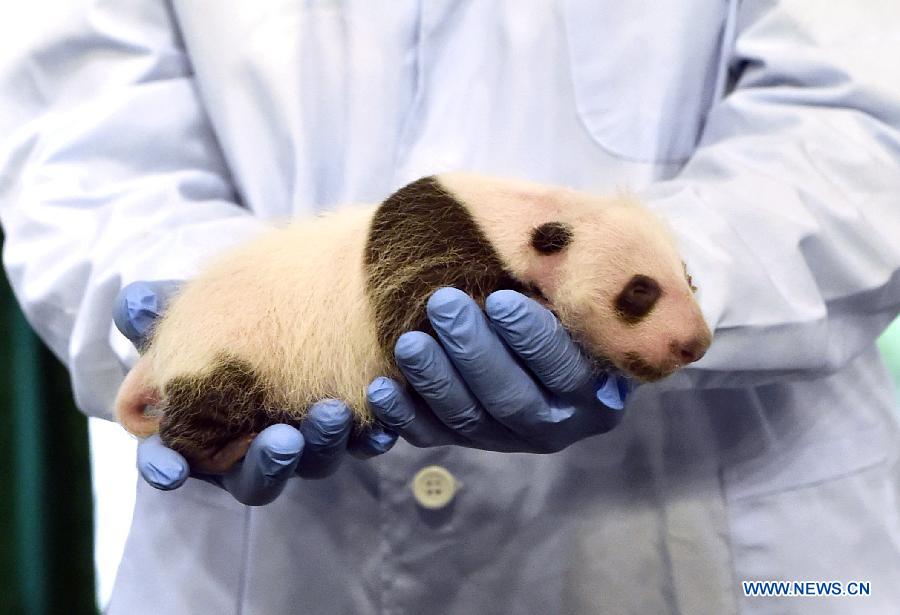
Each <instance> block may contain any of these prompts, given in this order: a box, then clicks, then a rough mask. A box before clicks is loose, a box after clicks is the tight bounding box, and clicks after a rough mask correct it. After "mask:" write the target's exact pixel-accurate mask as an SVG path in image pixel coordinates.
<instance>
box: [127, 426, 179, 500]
mask: <svg viewBox="0 0 900 615" xmlns="http://www.w3.org/2000/svg"><path fill="white" fill-rule="evenodd" d="M137 467H138V472H140V474H141V476H142V477H143V479H144V480H145V481H147V482H148V483H149V484H150V485H151V486H152V487H155V488H157V489H161V490H163V491H170V490H172V489H177V488H178V487H180V486H181V485H182V484H184V481H186V480H187V477H188V475H189V474H190V467H189V466H188V462H187V460H186V459H185V458H184V457H182V456H181V455H180V454H179V453H177V452H176V451H173V450H172V449H170V448H169V447H167V446H165V445H164V444H163V443H162V440H161V439H160V437H159V434H154V435H152V436H150V437H149V438H146V439H144V440H142V441H141V442H140V443H139V444H138V448H137Z"/></svg>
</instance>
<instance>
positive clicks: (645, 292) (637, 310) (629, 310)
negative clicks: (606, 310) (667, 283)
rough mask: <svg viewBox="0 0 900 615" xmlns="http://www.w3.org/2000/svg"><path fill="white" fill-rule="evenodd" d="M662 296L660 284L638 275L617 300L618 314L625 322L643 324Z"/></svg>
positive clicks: (616, 308)
mask: <svg viewBox="0 0 900 615" xmlns="http://www.w3.org/2000/svg"><path fill="white" fill-rule="evenodd" d="M660 295H662V289H661V288H660V287H659V283H658V282H657V281H656V280H654V279H653V278H651V277H649V276H646V275H640V274H638V275H636V276H634V277H633V278H631V280H629V281H628V284H626V285H625V288H623V289H622V292H620V293H619V295H618V296H617V297H616V299H615V310H616V314H617V315H618V316H619V318H621V319H622V320H623V321H624V322H626V323H628V324H630V325H634V324H637V323H639V322H641V321H642V320H643V319H644V318H646V317H647V315H648V314H649V313H650V312H651V310H653V306H654V305H656V302H657V301H658V300H659V297H660Z"/></svg>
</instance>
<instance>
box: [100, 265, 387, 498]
mask: <svg viewBox="0 0 900 615" xmlns="http://www.w3.org/2000/svg"><path fill="white" fill-rule="evenodd" d="M178 286H179V282H173V281H161V282H135V283H133V284H129V285H128V286H126V287H125V288H123V289H122V291H121V292H120V293H119V295H118V297H117V298H116V302H115V306H114V309H113V320H114V321H115V323H116V326H117V327H118V328H119V331H121V332H122V334H123V335H125V336H126V337H127V338H128V339H129V340H131V342H132V343H133V344H134V345H135V346H136V347H137V348H141V347H142V346H143V345H144V343H145V342H146V340H147V336H148V334H149V332H150V330H151V328H152V326H153V323H154V322H155V321H156V319H157V318H159V316H160V314H162V313H163V311H164V310H165V307H166V303H167V301H168V299H169V298H170V297H171V296H172V294H173V293H174V292H175V291H176V290H177V289H178ZM351 418H352V415H351V413H350V409H349V408H347V406H346V405H345V404H343V403H342V402H339V401H336V400H323V401H320V402H318V403H316V404H313V406H312V407H311V408H310V410H309V414H308V415H307V417H306V418H305V419H304V420H303V422H302V423H301V424H300V429H299V430H298V429H295V428H294V427H291V426H290V425H272V426H270V427H267V428H266V429H264V430H263V431H262V432H260V433H259V435H257V436H256V438H254V440H253V442H252V443H251V445H250V448H249V450H248V451H247V455H246V456H245V457H244V459H243V461H241V462H239V463H238V464H236V465H235V467H234V468H232V469H231V470H230V471H229V472H228V473H227V474H223V475H215V476H213V475H203V474H198V473H191V472H190V468H189V466H188V463H187V461H186V460H185V458H184V457H182V456H181V455H180V454H179V453H177V452H176V451H174V450H172V449H170V448H167V447H166V446H165V445H163V443H162V442H161V441H160V438H159V436H158V435H155V436H152V437H150V438H146V439H145V440H143V441H142V442H141V443H140V444H139V445H138V454H137V465H138V471H139V472H140V474H141V476H142V477H143V478H144V480H146V481H147V482H148V483H150V484H151V485H152V486H154V487H156V488H157V489H163V490H170V489H175V488H177V487H180V486H181V485H182V484H183V483H184V481H185V480H187V478H188V476H194V477H196V478H200V479H202V480H205V481H207V482H210V483H213V484H215V485H218V486H219V487H222V488H223V489H225V490H227V491H228V492H229V493H231V495H233V496H234V497H235V499H237V500H238V501H240V502H242V503H244V504H249V505H253V506H257V505H262V504H268V503H269V502H271V501H272V500H274V499H275V498H276V497H278V495H279V494H280V493H281V492H282V490H283V489H284V486H285V484H286V482H287V480H288V479H289V478H290V477H291V476H295V475H296V476H300V477H303V478H323V477H326V476H329V475H330V474H332V473H334V472H335V471H336V470H337V468H338V466H339V465H340V463H341V460H342V459H343V458H344V455H345V453H347V452H349V453H350V454H352V455H354V456H355V457H358V458H363V459H365V458H369V457H374V456H376V455H381V454H382V453H385V452H387V451H388V450H390V448H391V447H392V446H393V445H394V443H395V442H396V440H397V434H396V433H395V432H392V431H391V430H389V429H385V428H382V427H380V426H376V427H374V428H373V429H371V430H370V431H367V432H365V433H360V434H357V433H355V432H353V430H352V429H351V428H352V420H351Z"/></svg>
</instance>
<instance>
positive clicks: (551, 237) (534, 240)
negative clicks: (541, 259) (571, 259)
mask: <svg viewBox="0 0 900 615" xmlns="http://www.w3.org/2000/svg"><path fill="white" fill-rule="evenodd" d="M570 243H572V226H571V225H570V224H566V223H565V222H545V223H543V224H541V225H540V226H538V227H535V229H534V230H533V231H531V247H533V248H534V249H535V250H537V251H538V252H539V253H541V254H555V253H557V252H560V251H561V250H563V249H565V247H566V246H568V245H569V244H570Z"/></svg>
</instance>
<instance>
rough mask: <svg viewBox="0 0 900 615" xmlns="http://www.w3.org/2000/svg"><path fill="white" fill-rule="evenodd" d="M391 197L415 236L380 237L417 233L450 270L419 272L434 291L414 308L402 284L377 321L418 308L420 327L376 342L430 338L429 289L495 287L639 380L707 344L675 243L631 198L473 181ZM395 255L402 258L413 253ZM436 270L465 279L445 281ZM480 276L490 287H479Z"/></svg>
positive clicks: (450, 179) (447, 178) (481, 293)
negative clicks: (538, 309) (521, 296)
mask: <svg viewBox="0 0 900 615" xmlns="http://www.w3.org/2000/svg"><path fill="white" fill-rule="evenodd" d="M411 188H412V189H411ZM397 194H398V195H400V197H399V204H400V205H402V206H403V207H402V211H403V218H404V222H403V224H404V225H409V224H418V225H419V228H418V229H417V230H416V229H410V228H409V227H408V226H405V227H403V228H399V227H397V226H396V225H393V224H385V225H383V226H382V230H384V229H390V231H388V234H393V232H391V231H397V232H399V233H401V234H403V233H405V234H407V235H408V234H412V235H414V236H415V237H416V241H417V242H418V244H419V246H421V245H422V244H423V243H429V242H430V243H435V242H437V243H438V244H440V245H439V246H432V248H433V251H434V252H441V253H444V254H451V255H454V254H455V255H456V260H455V262H454V263H453V264H452V266H450V265H448V263H447V262H444V261H440V259H436V261H435V262H433V263H431V265H428V266H426V267H425V269H423V270H420V271H418V272H417V273H416V274H415V275H416V276H418V277H417V278H416V279H419V280H428V281H430V282H431V283H432V284H431V287H430V288H429V287H428V284H425V283H423V284H422V289H423V293H422V297H421V298H419V299H416V298H415V297H414V296H415V294H416V293H414V292H409V291H410V288H409V286H408V285H407V286H406V287H403V285H401V287H403V288H404V292H403V295H402V297H397V301H388V302H387V303H386V304H383V305H385V306H386V307H387V310H382V312H385V311H390V310H391V309H398V310H400V311H402V309H401V308H400V307H399V306H398V303H399V302H404V303H405V304H406V305H407V309H412V310H413V311H416V310H418V316H415V315H413V316H411V318H412V319H413V320H415V319H416V318H418V321H417V322H415V323H411V322H409V321H407V322H404V323H402V324H399V325H397V326H396V327H394V328H395V329H396V330H393V331H382V333H384V334H385V336H384V337H383V341H382V343H383V344H386V345H388V346H390V347H392V343H391V342H392V340H395V339H396V335H399V333H400V332H402V330H406V329H408V328H410V327H409V325H410V324H415V325H419V326H420V327H421V326H422V325H425V328H427V324H426V323H423V322H422V314H423V311H422V310H421V307H422V302H424V301H425V300H426V299H427V295H428V294H429V293H430V292H431V291H433V289H434V288H433V287H434V284H444V285H455V286H458V287H461V288H462V289H463V290H465V291H466V292H468V293H469V294H471V295H473V296H474V297H475V298H476V299H478V300H483V299H484V297H485V296H486V294H488V293H489V292H491V291H493V290H496V289H497V288H513V289H516V290H520V291H522V292H525V293H526V294H529V295H531V296H532V297H534V298H535V299H537V300H538V301H541V302H542V303H544V304H545V305H546V306H547V307H548V308H550V309H551V310H553V312H554V313H555V314H556V315H557V316H558V317H559V319H560V321H561V322H562V324H563V326H565V327H566V329H567V330H568V331H569V332H570V333H572V335H573V337H574V338H575V339H576V340H577V341H578V342H579V343H580V344H581V346H582V347H583V348H584V349H585V350H586V351H587V353H588V354H590V355H591V356H592V357H594V358H596V359H598V360H600V361H601V362H605V363H607V364H608V363H611V364H612V365H613V366H615V367H616V368H618V369H619V370H621V371H622V372H624V373H627V374H629V375H630V376H633V377H635V378H637V379H639V380H643V381H654V380H659V379H661V378H664V377H665V376H667V375H669V374H671V373H672V372H673V371H675V370H676V369H678V368H679V367H682V366H684V365H687V364H688V363H691V362H694V361H696V360H698V359H700V358H701V357H702V356H703V354H704V353H705V352H706V350H707V348H708V347H709V345H710V343H711V340H712V335H711V333H710V330H709V328H708V326H707V325H706V322H705V321H704V319H703V315H702V314H701V312H700V308H699V306H698V304H697V302H696V300H695V298H694V292H695V291H696V289H695V288H694V286H693V284H692V281H691V278H690V276H689V275H688V273H687V268H686V266H685V264H684V263H683V262H682V260H681V258H680V256H679V254H678V251H677V249H676V246H675V242H674V239H673V238H672V236H671V233H670V232H669V231H668V229H667V228H666V227H665V226H664V224H663V223H662V222H661V221H660V220H659V219H658V218H657V217H656V216H655V215H654V214H652V213H651V212H650V211H649V210H647V209H646V208H645V207H643V206H641V205H640V204H639V203H637V202H635V201H634V200H633V199H630V198H627V197H614V198H602V197H597V196H594V195H590V194H585V193H581V192H576V191H572V190H568V189H561V188H557V187H549V186H543V185H539V184H533V183H529V182H521V181H511V180H498V179H496V178H486V177H480V176H475V175H468V174H448V175H440V176H437V177H435V178H426V179H425V180H420V181H419V182H416V183H415V184H411V185H410V186H408V187H406V188H404V189H402V190H401V191H400V192H398V193H397ZM396 196H397V195H395V197H396ZM395 197H392V198H395ZM423 202H430V203H431V205H430V206H428V207H418V206H417V207H418V208H419V209H421V210H422V214H416V213H415V211H416V209H417V207H412V208H411V207H410V204H411V203H418V204H421V203H423ZM390 206H391V199H389V200H388V201H386V202H385V204H384V205H382V211H380V212H379V214H376V224H375V225H374V226H373V235H374V234H375V233H377V229H378V228H379V227H378V224H377V222H378V216H379V215H383V213H384V211H383V210H385V208H387V209H388V210H389V209H390ZM438 210H440V213H437V212H438ZM449 210H455V211H454V212H453V213H452V215H451V214H448V211H449ZM411 211H412V212H413V213H410V212H411ZM417 217H419V218H421V220H420V221H419V223H416V222H415V219H416V218H417ZM410 221H412V222H410ZM429 234H431V235H433V238H432V239H430V240H429V239H428V237H429ZM473 235H477V236H479V237H478V238H477V240H475V241H473V237H472V236H473ZM371 237H372V236H370V242H371ZM401 243H402V241H401ZM417 249H419V250H420V251H421V247H419V248H417ZM401 252H402V253H404V254H406V255H407V256H408V255H409V254H410V249H404V250H401ZM412 253H415V250H412ZM423 260H427V259H423ZM443 268H447V269H454V268H455V269H460V268H461V269H463V270H464V271H463V272H462V273H459V272H456V274H455V276H456V277H455V279H451V280H444V279H441V274H440V273H439V272H440V271H442V270H443ZM486 271H494V273H493V274H491V275H492V276H493V277H491V275H489V276H487V278H489V279H486V278H485V274H484V272H486ZM395 287H396V284H395ZM375 295H376V297H375V298H376V300H375V305H376V313H377V312H378V309H377V306H378V305H379V300H378V299H379V297H378V296H377V295H378V293H377V292H376V293H375ZM404 327H405V328H404ZM388 328H389V329H390V327H388Z"/></svg>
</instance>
